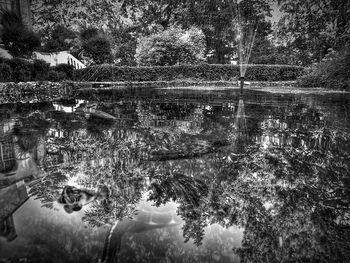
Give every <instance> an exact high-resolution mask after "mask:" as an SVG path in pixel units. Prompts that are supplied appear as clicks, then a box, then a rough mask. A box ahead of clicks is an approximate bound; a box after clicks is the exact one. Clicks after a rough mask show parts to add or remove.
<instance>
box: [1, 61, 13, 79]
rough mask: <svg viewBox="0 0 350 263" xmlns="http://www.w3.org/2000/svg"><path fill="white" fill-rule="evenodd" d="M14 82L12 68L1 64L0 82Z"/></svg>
mask: <svg viewBox="0 0 350 263" xmlns="http://www.w3.org/2000/svg"><path fill="white" fill-rule="evenodd" d="M11 80H12V68H11V67H10V65H8V64H6V63H0V82H7V81H11Z"/></svg>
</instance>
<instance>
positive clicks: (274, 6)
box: [270, 1, 282, 22]
mask: <svg viewBox="0 0 350 263" xmlns="http://www.w3.org/2000/svg"><path fill="white" fill-rule="evenodd" d="M270 5H271V8H272V18H271V20H272V22H278V20H279V19H280V18H281V16H282V13H281V11H280V10H279V7H278V6H277V2H276V1H273V2H272V3H271V4H270Z"/></svg>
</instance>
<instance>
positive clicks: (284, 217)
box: [0, 87, 350, 262]
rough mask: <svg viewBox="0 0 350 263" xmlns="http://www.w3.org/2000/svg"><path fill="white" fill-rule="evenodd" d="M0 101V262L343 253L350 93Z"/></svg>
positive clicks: (206, 92) (120, 92)
mask: <svg viewBox="0 0 350 263" xmlns="http://www.w3.org/2000/svg"><path fill="white" fill-rule="evenodd" d="M282 91H283V90H282V89H280V90H278V89H275V90H273V92H272V90H267V91H264V90H249V89H248V90H244V92H243V94H241V93H240V90H238V89H228V88H216V89H211V88H208V87H207V88H205V89H198V88H179V89H157V88H151V87H148V88H138V89H136V88H134V89H133V88H128V89H126V88H115V89H100V90H91V89H88V90H85V91H81V92H79V93H77V95H76V97H75V98H72V99H69V100H61V101H55V102H36V103H17V104H16V103H12V104H1V105H0V116H1V118H0V128H1V129H0V146H1V147H0V150H1V151H0V153H1V154H0V155H1V165H0V179H1V180H0V210H1V213H0V222H1V223H0V230H1V233H0V262H350V213H349V207H350V206H349V205H350V173H349V166H350V143H349V139H350V94H348V93H338V94H337V93H322V92H289V93H288V92H285V91H284V92H282Z"/></svg>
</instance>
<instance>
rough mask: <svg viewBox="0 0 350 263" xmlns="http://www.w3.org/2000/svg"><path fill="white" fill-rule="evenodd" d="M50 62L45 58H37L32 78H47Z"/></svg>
mask: <svg viewBox="0 0 350 263" xmlns="http://www.w3.org/2000/svg"><path fill="white" fill-rule="evenodd" d="M49 69H50V64H49V63H46V62H45V61H44V60H40V59H35V60H34V62H33V72H32V80H47V78H48V74H49Z"/></svg>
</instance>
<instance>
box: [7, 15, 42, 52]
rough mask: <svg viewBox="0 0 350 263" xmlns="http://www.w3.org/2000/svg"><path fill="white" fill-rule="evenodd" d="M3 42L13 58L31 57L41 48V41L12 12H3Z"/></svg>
mask: <svg viewBox="0 0 350 263" xmlns="http://www.w3.org/2000/svg"><path fill="white" fill-rule="evenodd" d="M0 24H1V26H2V37H1V38H2V42H3V44H4V46H5V48H6V49H7V50H8V51H9V52H10V53H11V54H12V55H13V56H29V55H31V52H32V51H33V50H34V49H35V48H37V47H40V39H39V37H38V36H37V35H36V34H34V33H33V32H32V31H30V30H29V29H27V28H26V27H25V26H24V24H23V23H22V20H21V19H20V17H18V16H17V15H16V14H14V13H11V12H7V11H6V12H3V14H2V18H1V22H0Z"/></svg>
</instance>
